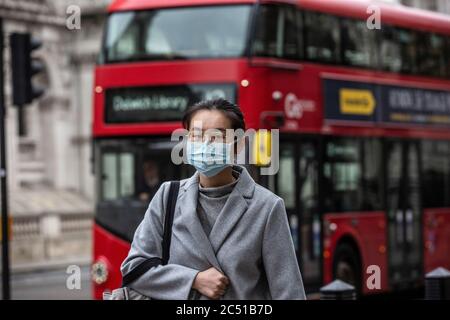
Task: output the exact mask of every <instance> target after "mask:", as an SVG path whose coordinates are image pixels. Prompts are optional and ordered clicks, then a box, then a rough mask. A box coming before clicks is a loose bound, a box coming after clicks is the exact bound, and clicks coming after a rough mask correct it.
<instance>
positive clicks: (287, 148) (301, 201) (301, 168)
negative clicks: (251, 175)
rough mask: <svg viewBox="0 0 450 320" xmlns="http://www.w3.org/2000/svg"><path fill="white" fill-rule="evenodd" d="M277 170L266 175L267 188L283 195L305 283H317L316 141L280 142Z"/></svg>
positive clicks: (319, 268) (308, 284) (319, 264)
mask: <svg viewBox="0 0 450 320" xmlns="http://www.w3.org/2000/svg"><path fill="white" fill-rule="evenodd" d="M279 150H280V153H279V154H280V158H279V160H280V161H279V164H280V167H279V171H278V174H277V175H276V176H272V177H269V178H268V182H269V188H270V189H271V190H272V191H274V192H275V193H276V194H278V195H279V196H280V197H282V198H283V200H284V203H285V206H286V211H287V214H288V218H289V224H290V227H291V234H292V238H293V241H294V246H295V249H296V253H297V257H298V262H299V266H300V269H301V272H302V277H303V281H304V283H305V285H307V286H308V287H310V288H311V287H312V286H314V285H318V284H319V283H320V281H321V279H322V275H321V262H320V258H321V254H320V252H321V227H320V225H321V224H320V215H319V209H318V203H319V199H318V193H319V192H318V186H319V185H318V181H319V180H318V172H319V169H318V168H319V163H318V143H317V142H316V141H315V140H313V139H311V140H306V139H305V140H300V141H299V139H298V138H297V139H296V140H287V141H282V142H281V143H280V149H279Z"/></svg>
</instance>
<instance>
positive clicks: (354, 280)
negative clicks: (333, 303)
mask: <svg viewBox="0 0 450 320" xmlns="http://www.w3.org/2000/svg"><path fill="white" fill-rule="evenodd" d="M334 257H335V258H334V261H333V278H334V279H339V280H342V281H344V282H346V283H348V284H351V285H352V286H354V287H355V289H356V293H357V294H358V295H360V293H361V263H360V259H359V255H358V252H357V251H356V250H355V249H354V247H353V246H352V245H350V244H348V243H342V244H340V245H338V247H337V249H336V253H335V255H334Z"/></svg>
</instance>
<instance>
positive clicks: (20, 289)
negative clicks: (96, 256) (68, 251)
mask: <svg viewBox="0 0 450 320" xmlns="http://www.w3.org/2000/svg"><path fill="white" fill-rule="evenodd" d="M69 265H77V266H79V269H78V270H79V271H80V273H79V276H80V277H79V281H78V280H76V281H70V279H73V278H70V277H71V276H73V275H74V274H75V273H73V271H72V272H68V271H70V270H68V266H69ZM68 283H69V285H68ZM74 283H79V285H80V286H79V288H77V287H76V286H75V287H74V286H71V285H70V284H74ZM71 287H72V289H70V288H71ZM0 288H1V283H0ZM11 297H12V299H13V300H90V299H92V293H91V280H90V264H89V263H86V262H83V263H82V264H81V263H78V264H76V263H69V264H67V263H65V264H64V263H60V264H52V265H50V266H45V265H41V266H37V265H35V266H31V265H29V266H22V267H21V268H19V269H16V268H14V269H13V271H12V275H11Z"/></svg>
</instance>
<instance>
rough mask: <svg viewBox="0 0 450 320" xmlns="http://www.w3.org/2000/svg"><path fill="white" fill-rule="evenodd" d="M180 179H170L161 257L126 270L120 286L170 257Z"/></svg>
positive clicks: (126, 284)
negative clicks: (128, 270)
mask: <svg viewBox="0 0 450 320" xmlns="http://www.w3.org/2000/svg"><path fill="white" fill-rule="evenodd" d="M179 189H180V181H171V182H170V189H169V199H168V201H167V204H166V215H165V217H164V234H163V238H162V259H160V258H150V259H146V260H144V261H143V262H141V263H140V264H139V265H138V266H137V267H135V268H134V269H133V270H131V271H130V272H128V273H127V274H126V275H124V276H123V278H122V287H126V286H128V285H129V284H130V283H132V282H133V281H134V280H136V279H137V278H139V277H140V276H142V275H143V274H144V273H146V272H147V271H148V270H150V269H151V268H153V267H156V266H158V265H160V264H162V265H166V264H167V262H168V261H169V257H170V241H171V238H172V224H173V216H174V213H175V205H176V203H177V198H178V191H179Z"/></svg>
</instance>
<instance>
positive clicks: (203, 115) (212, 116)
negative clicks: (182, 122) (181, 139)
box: [189, 110, 234, 143]
mask: <svg viewBox="0 0 450 320" xmlns="http://www.w3.org/2000/svg"><path fill="white" fill-rule="evenodd" d="M227 129H232V123H231V120H230V119H229V118H228V117H227V116H226V115H225V113H223V112H222V111H219V110H199V111H197V112H196V113H194V115H193V116H192V118H191V122H190V123H189V138H190V139H191V140H193V141H198V142H200V141H206V140H207V141H210V142H225V143H230V142H233V140H234V139H233V134H229V133H228V134H227V132H226V130H227Z"/></svg>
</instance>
